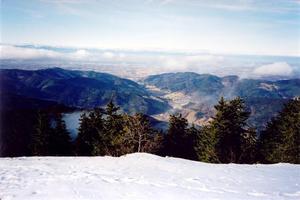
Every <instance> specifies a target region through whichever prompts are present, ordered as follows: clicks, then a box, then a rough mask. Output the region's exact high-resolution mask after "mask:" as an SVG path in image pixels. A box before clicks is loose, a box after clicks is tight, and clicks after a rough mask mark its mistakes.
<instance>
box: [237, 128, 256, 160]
mask: <svg viewBox="0 0 300 200" xmlns="http://www.w3.org/2000/svg"><path fill="white" fill-rule="evenodd" d="M257 153H258V152H257V135H256V130H255V129H254V128H249V129H248V130H247V131H246V132H245V133H243V134H242V138H241V155H240V158H239V163H255V162H256V161H257Z"/></svg>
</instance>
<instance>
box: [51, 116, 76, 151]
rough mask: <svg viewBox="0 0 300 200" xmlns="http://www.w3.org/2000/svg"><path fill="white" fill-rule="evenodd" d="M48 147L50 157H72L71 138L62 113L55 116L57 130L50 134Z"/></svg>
mask: <svg viewBox="0 0 300 200" xmlns="http://www.w3.org/2000/svg"><path fill="white" fill-rule="evenodd" d="M48 145H49V155H52V156H62V155H71V148H72V143H71V137H70V134H69V132H68V131H67V129H66V124H65V122H64V121H63V119H62V114H61V113H57V114H56V116H55V128H54V129H53V130H52V131H51V133H50V134H49V138H48Z"/></svg>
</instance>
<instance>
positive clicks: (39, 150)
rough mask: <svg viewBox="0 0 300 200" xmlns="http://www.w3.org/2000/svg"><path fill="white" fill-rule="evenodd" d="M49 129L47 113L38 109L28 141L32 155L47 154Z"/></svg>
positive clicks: (50, 129)
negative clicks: (29, 140)
mask: <svg viewBox="0 0 300 200" xmlns="http://www.w3.org/2000/svg"><path fill="white" fill-rule="evenodd" d="M51 131H52V128H51V126H50V119H49V117H48V115H47V114H46V113H43V112H41V111H38V113H37V118H36V124H35V127H34V131H33V133H32V135H31V143H30V150H31V154H32V155H33V156H45V155H47V154H48V138H49V135H50V134H51Z"/></svg>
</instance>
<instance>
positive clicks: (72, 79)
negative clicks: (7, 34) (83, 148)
mask: <svg viewBox="0 0 300 200" xmlns="http://www.w3.org/2000/svg"><path fill="white" fill-rule="evenodd" d="M0 76H1V82H2V83H1V87H2V88H1V98H2V106H8V107H13V106H16V107H26V105H31V106H35V107H40V106H45V105H48V104H50V105H51V104H55V103H57V104H58V105H60V104H63V105H65V106H68V107H77V108H83V109H88V108H92V107H95V106H104V105H106V104H107V103H108V102H109V101H110V100H113V101H114V102H115V103H116V104H118V105H119V106H120V107H121V108H122V110H123V111H125V112H129V113H134V112H143V113H145V114H148V115H153V116H161V115H168V114H170V113H174V112H183V113H185V116H186V117H187V118H188V119H189V121H190V122H192V123H196V124H199V125H201V124H203V123H204V122H206V121H208V120H209V118H210V117H211V116H212V115H213V113H214V110H213V105H215V104H216V103H217V101H218V99H219V98H220V97H221V96H224V97H225V98H228V99H230V98H233V97H235V96H241V97H242V98H244V99H245V101H246V104H247V105H248V107H249V109H250V110H251V112H252V117H251V119H250V122H252V123H253V124H254V125H256V126H263V124H265V123H266V121H267V120H269V119H270V118H271V117H272V116H274V114H276V112H277V111H279V110H280V109H281V107H282V105H283V103H284V102H286V101H287V100H288V99H290V98H293V97H295V96H299V95H300V79H291V80H278V81H267V80H253V79H240V78H239V77H238V76H225V77H218V76H214V75H210V74H197V73H192V72H185V73H166V74H160V75H153V76H149V77H146V78H145V79H143V80H141V81H140V82H139V83H137V82H134V81H131V80H128V79H123V78H120V77H117V76H114V75H111V74H107V73H98V72H93V71H73V70H65V69H61V68H49V69H43V70H35V71H30V70H18V69H1V70H0ZM22 99H24V100H22ZM8 102H10V103H8Z"/></svg>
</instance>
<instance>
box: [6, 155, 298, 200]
mask: <svg viewBox="0 0 300 200" xmlns="http://www.w3.org/2000/svg"><path fill="white" fill-rule="evenodd" d="M0 199H1V200H8V199H22V200H23V199H26V200H30V199H63V200H66V199H72V200H73V199H75V200H76V199H105V200H111V199H116V200H125V199H128V200H135V199H137V200H144V199H149V200H150V199H151V200H157V199H163V200H167V199H170V200H176V199H178V200H192V199H195V200H196V199H197V200H199V199H204V200H209V199H230V200H234V199H238V200H246V199H264V200H267V199H300V165H291V164H275V165H237V164H228V165H223V164H206V163H201V162H194V161H188V160H184V159H178V158H162V157H158V156H154V155H150V154H142V153H141V154H138V153H136V154H130V155H126V156H122V157H120V158H113V157H21V158H1V159H0Z"/></svg>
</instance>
